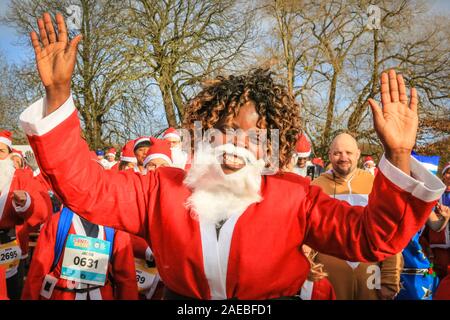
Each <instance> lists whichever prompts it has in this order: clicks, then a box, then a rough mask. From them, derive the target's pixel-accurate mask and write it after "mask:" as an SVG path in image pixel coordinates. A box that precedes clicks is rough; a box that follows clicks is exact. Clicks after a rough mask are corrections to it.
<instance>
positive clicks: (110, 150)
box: [106, 148, 116, 157]
mask: <svg viewBox="0 0 450 320" xmlns="http://www.w3.org/2000/svg"><path fill="white" fill-rule="evenodd" d="M106 156H107V157H108V156H113V157H115V156H116V149H115V148H110V149H109V150H108V152H107V153H106Z"/></svg>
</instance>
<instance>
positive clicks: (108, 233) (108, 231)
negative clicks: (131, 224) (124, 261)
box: [105, 227, 114, 261]
mask: <svg viewBox="0 0 450 320" xmlns="http://www.w3.org/2000/svg"><path fill="white" fill-rule="evenodd" d="M105 238H106V241H109V242H110V243H111V246H110V247H109V259H110V261H111V260H112V252H113V248H114V229H113V228H110V227H105Z"/></svg>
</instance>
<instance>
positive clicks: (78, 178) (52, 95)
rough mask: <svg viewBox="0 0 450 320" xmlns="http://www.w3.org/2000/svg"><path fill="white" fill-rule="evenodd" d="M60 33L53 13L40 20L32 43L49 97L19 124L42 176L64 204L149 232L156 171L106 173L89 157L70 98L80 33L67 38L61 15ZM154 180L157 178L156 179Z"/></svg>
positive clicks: (83, 213)
mask: <svg viewBox="0 0 450 320" xmlns="http://www.w3.org/2000/svg"><path fill="white" fill-rule="evenodd" d="M56 23H57V26H58V31H55V29H54V27H53V24H52V21H51V18H50V15H49V14H48V13H45V14H44V16H43V19H38V26H39V33H40V39H39V38H38V36H37V34H36V33H35V32H32V33H31V41H32V43H33V47H34V50H35V55H36V64H37V68H38V71H39V75H40V77H41V80H42V83H43V84H44V86H45V90H46V97H45V99H41V100H39V101H37V102H36V103H34V104H33V105H31V106H30V107H29V108H27V109H26V110H25V111H24V112H23V113H22V114H21V115H20V122H21V125H22V127H23V129H24V131H25V133H26V134H27V136H28V140H29V142H30V145H31V147H32V148H33V150H34V153H35V155H36V159H37V162H38V163H39V167H40V168H41V170H42V174H43V175H44V176H45V177H46V180H47V181H50V182H51V184H52V186H53V189H54V190H55V191H56V193H57V194H58V195H59V197H60V198H61V199H62V201H63V203H64V205H66V206H68V207H70V208H71V209H72V210H73V211H74V212H76V213H77V214H79V215H81V216H82V217H84V218H86V219H88V220H89V221H91V222H93V223H96V224H101V225H106V226H111V227H114V228H116V229H121V230H125V231H127V232H130V233H135V234H140V235H141V236H142V237H145V236H146V233H145V230H146V227H147V223H146V222H147V212H148V211H150V209H149V207H150V205H149V204H148V195H149V190H150V189H151V188H150V185H151V184H153V182H154V181H155V179H156V178H155V175H153V174H149V175H147V176H146V177H141V176H138V175H134V174H131V173H128V174H126V173H118V172H113V171H104V170H103V169H102V168H101V167H100V166H99V165H98V164H97V163H96V162H95V161H92V160H91V158H90V155H89V148H88V145H87V144H86V142H85V141H84V140H83V139H82V138H81V128H80V121H79V119H78V116H77V110H76V108H75V106H74V103H73V100H72V97H71V96H70V83H71V77H72V73H73V70H74V66H75V61H76V53H77V45H78V42H79V41H80V40H81V36H77V37H75V38H74V39H73V40H72V41H70V42H69V41H68V38H67V30H66V26H65V23H64V20H63V18H62V16H61V15H60V14H57V15H56ZM151 181H152V182H151Z"/></svg>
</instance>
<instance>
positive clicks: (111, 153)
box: [105, 148, 119, 170]
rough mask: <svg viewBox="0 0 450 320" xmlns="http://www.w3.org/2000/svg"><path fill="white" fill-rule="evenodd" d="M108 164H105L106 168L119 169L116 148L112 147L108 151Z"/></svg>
mask: <svg viewBox="0 0 450 320" xmlns="http://www.w3.org/2000/svg"><path fill="white" fill-rule="evenodd" d="M106 160H107V162H106V164H105V169H106V170H111V169H114V170H118V169H119V164H118V162H117V161H116V149H115V148H110V149H108V152H107V153H106Z"/></svg>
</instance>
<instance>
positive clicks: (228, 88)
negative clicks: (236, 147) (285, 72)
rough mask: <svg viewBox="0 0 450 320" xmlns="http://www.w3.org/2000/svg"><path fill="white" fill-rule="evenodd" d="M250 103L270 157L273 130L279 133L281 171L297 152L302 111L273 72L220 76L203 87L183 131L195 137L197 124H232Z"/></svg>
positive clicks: (204, 126)
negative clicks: (195, 125)
mask: <svg viewBox="0 0 450 320" xmlns="http://www.w3.org/2000/svg"><path fill="white" fill-rule="evenodd" d="M248 101H252V102H253V103H254V104H255V108H256V112H257V113H258V114H259V116H260V118H259V120H258V123H257V126H258V127H259V128H263V129H267V132H268V137H267V139H268V149H269V150H268V154H269V155H270V154H271V150H272V149H271V146H272V144H271V141H270V139H271V137H270V134H269V133H270V129H278V130H279V137H280V141H279V142H280V144H279V161H280V167H285V166H286V165H287V164H288V163H289V161H290V159H291V156H292V153H293V151H294V149H295V143H296V138H297V134H298V133H299V132H301V129H300V107H299V105H298V104H297V103H296V102H295V98H294V97H293V96H292V95H291V94H289V93H288V91H287V89H286V87H285V86H284V85H281V84H276V83H274V81H273V78H272V72H270V71H269V70H265V69H253V70H251V71H249V72H248V73H247V74H244V75H238V76H233V75H230V76H227V77H223V76H219V77H217V78H216V79H214V80H210V81H207V82H205V83H204V84H203V90H202V91H200V93H199V94H197V96H195V97H194V98H193V99H191V100H190V101H189V103H188V104H187V106H186V109H185V117H184V127H185V128H186V129H189V130H190V131H191V135H192V134H193V127H194V122H195V121H200V122H201V123H202V129H203V130H204V131H205V130H208V129H211V128H214V127H215V126H216V125H217V124H218V123H231V121H232V120H233V118H234V117H236V116H237V115H238V113H239V110H240V108H241V107H242V106H243V105H244V104H245V103H246V102H248Z"/></svg>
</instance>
